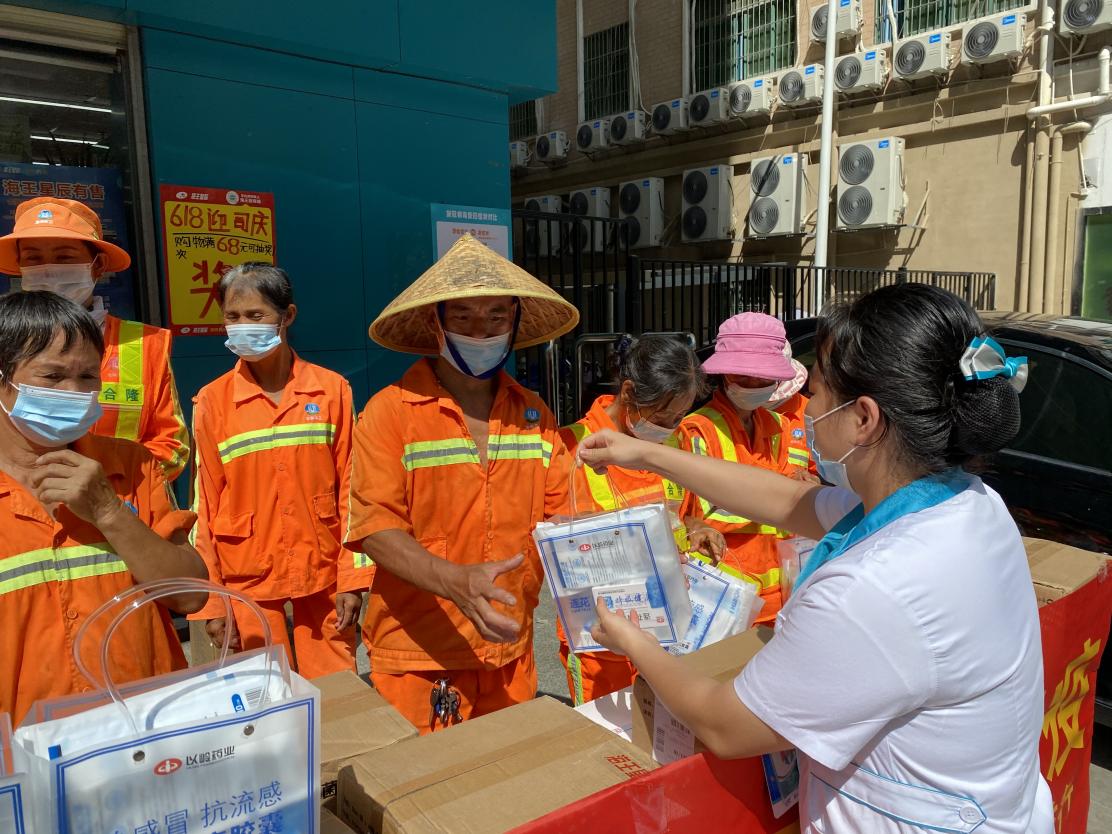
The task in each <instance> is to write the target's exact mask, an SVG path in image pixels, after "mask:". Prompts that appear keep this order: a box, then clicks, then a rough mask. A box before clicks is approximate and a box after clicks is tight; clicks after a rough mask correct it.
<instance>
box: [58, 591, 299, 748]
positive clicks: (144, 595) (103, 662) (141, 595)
mask: <svg viewBox="0 0 1112 834" xmlns="http://www.w3.org/2000/svg"><path fill="white" fill-rule="evenodd" d="M182 593H207V594H209V595H212V594H216V595H217V596H220V597H223V599H224V608H225V612H226V614H227V618H228V620H229V621H231V600H233V599H234V600H236V601H238V602H241V603H243V604H244V605H246V606H247V608H248V610H250V611H251V613H253V614H254V615H255V616H256V617H257V618H258V620H259V622H260V623H261V624H262V629H263V647H264V648H269V647H271V646H273V645H274V639H273V633H272V632H271V629H270V623H269V622H268V621H267V619H266V615H265V614H263V611H262V609H261V608H259V606H258V605H257V604H256V603H255V601H254V600H253V599H251V598H250V597H249V596H247V595H246V594H243V593H241V592H240V591H234V590H232V589H230V588H224V587H221V586H220V585H216V584H215V583H212V582H209V581H208V580H205V579H186V578H179V579H155V580H152V581H150V582H144V583H142V584H140V585H135V586H133V587H131V588H128V589H127V590H126V591H123V592H122V593H119V594H116V596H114V597H112V598H111V599H109V600H108V601H107V602H105V603H103V604H102V605H101V606H100V607H99V608H97V609H96V610H95V611H94V612H93V613H92V614H90V615H89V616H88V618H86V620H85V622H83V623H82V624H81V628H79V629H78V631H77V634H76V635H75V637H74V641H73V656H74V662H75V663H76V664H77V668H78V670H80V672H81V674H83V675H84V676H85V677H86V678H87V679H88V680H89V681H90V682H91V683H93V684H95V685H97V686H99V687H100V688H101V690H103V691H105V692H107V693H108V695H109V697H111V698H112V701H113V702H114V703H115V704H117V705H118V706H119V707H120V709H122V710H123V711H124V715H125V716H127V721H128V723H129V724H130V725H131V729H132V731H133V732H134V734H135V735H139V728H138V726H137V725H136V723H135V719H134V718H133V717H132V715H131V711H130V710H129V709H128V708H127V704H126V703H125V701H124V699H123V696H122V695H121V694H120V688H119V685H118V684H117V683H116V682H115V681H114V680H113V679H112V677H111V675H110V674H109V672H108V650H109V647H110V645H111V642H112V637H113V636H114V635H115V633H116V631H117V630H118V629H119V627H120V625H121V624H122V623H123V621H124V620H126V619H127V618H128V617H130V616H131V615H132V614H134V613H135V612H136V611H138V610H139V609H140V608H142V607H144V606H146V605H149V604H151V603H153V602H156V601H157V600H159V599H162V598H163V597H168V596H176V595H178V594H182ZM120 605H123V606H124V609H123V610H122V611H120V613H118V614H117V615H116V616H115V617H114V618H113V619H112V622H111V623H109V625H108V628H107V629H106V631H105V634H104V640H103V642H102V644H101V647H100V668H101V677H100V679H99V680H98V679H97V678H96V677H95V676H94V675H93V674H92V672H91V671H90V669H89V668H88V667H87V666H86V665H85V662H84V660H83V659H82V656H81V648H82V645H83V643H84V640H85V635H86V634H87V633H88V628H89V624H90V623H92V622H94V621H96V620H99V619H100V618H101V617H103V616H104V615H105V613H106V612H107V611H109V610H111V609H113V608H116V607H117V606H120ZM228 643H229V641H228V640H227V639H225V641H224V650H223V652H222V653H221V656H220V668H223V667H224V663H225V661H226V659H227V656H228ZM273 674H274V670H273V661H270V664H269V668H268V670H267V675H268V677H270V676H273ZM289 682H290V681H289V679H288V678H287V680H286V683H287V684H288V683H289ZM268 697H269V688H266V687H264V689H263V700H262V704H265V703H266V699H267V698H268Z"/></svg>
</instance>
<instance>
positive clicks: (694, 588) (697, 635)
mask: <svg viewBox="0 0 1112 834" xmlns="http://www.w3.org/2000/svg"><path fill="white" fill-rule="evenodd" d="M683 572H684V575H685V576H686V577H687V583H688V586H689V587H688V593H689V597H690V599H691V625H690V626H688V628H687V633H686V634H685V635H684V637H683V639H682V640H679V641H678V642H676V643H673V644H672V645H671V646H669V647H668V651H669V652H671V653H672V654H677V655H679V654H687V653H689V652H693V651H695V650H696V649H701V648H703V646H709V645H711V644H712V643H717V642H718V641H719V640H724V639H725V638H727V637H730V636H732V635H734V634H741V632H743V631H747V630H748V629H749V628H751V627H752V625H753V620H754V619H756V617H757V615H758V614H759V613H760V611H761V608H763V607H764V600H763V599H761V596H760V594H758V593H757V586H756V585H755V584H753V583H752V582H747V581H746V580H744V579H742V578H741V577H740V576H735V575H734V574H733V573H732V572H729V570H728V569H721V568H717V567H714V566H713V565H711V564H710V563H709V562H706V561H704V560H703V559H702V558H700V557H697V556H692V557H691V559H690V560H689V561H688V562H687V564H685V565H684V566H683Z"/></svg>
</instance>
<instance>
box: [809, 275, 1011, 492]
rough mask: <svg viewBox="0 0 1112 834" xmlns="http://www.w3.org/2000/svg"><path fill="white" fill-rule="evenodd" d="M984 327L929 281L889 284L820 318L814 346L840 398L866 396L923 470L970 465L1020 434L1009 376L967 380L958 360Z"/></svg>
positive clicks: (907, 458)
mask: <svg viewBox="0 0 1112 834" xmlns="http://www.w3.org/2000/svg"><path fill="white" fill-rule="evenodd" d="M983 335H985V327H984V324H983V323H982V322H981V319H980V317H979V316H978V315H977V313H976V312H974V310H973V308H972V307H970V306H969V305H968V304H966V303H965V302H964V301H962V300H961V299H960V298H958V297H957V296H956V295H954V294H953V293H950V292H947V291H946V290H943V289H940V288H938V287H931V286H928V285H925V284H899V285H896V286H892V287H884V288H882V289H879V290H875V291H874V292H871V293H869V294H868V295H865V296H863V297H862V298H860V299H858V300H857V301H855V302H853V303H852V304H844V305H836V306H834V307H833V308H832V309H831V310H830V311H829V313H828V314H826V315H824V317H823V318H822V319H821V320H820V321H819V329H818V334H817V336H816V347H817V348H818V363H819V367H820V369H821V370H822V374H823V378H824V379H825V381H826V384H827V385H828V386H830V388H831V390H832V391H833V392H834V393H835V395H836V397H835V399H836V400H838V401H839V402H841V401H844V400H848V399H853V398H855V397H862V396H868V397H872V398H873V399H874V400H876V402H877V405H878V406H880V410H881V412H882V414H883V415H884V419H885V421H886V424H887V432H888V433H889V434H890V435H891V436H893V437H894V439H895V443H896V448H897V453H898V455H899V456H900V457H901V459H902V460H903V461H904V462H905V463H906V464H907V465H908V466H909V467H910V468H911V469H912V470H914V471H916V472H940V471H942V470H944V469H947V468H949V467H952V466H965V465H967V464H968V463H969V462H970V461H971V460H973V459H974V458H976V457H979V456H982V455H987V454H991V453H992V452H996V451H998V450H1000V449H1002V448H1003V447H1004V446H1006V445H1007V444H1008V443H1010V442H1011V441H1012V440H1013V439H1014V438H1015V436H1016V435H1017V434H1018V433H1019V395H1018V394H1017V393H1016V391H1015V389H1014V388H1012V386H1011V385H1010V384H1009V382H1008V380H1007V379H1004V378H1002V377H994V378H992V379H985V380H972V381H969V380H966V379H964V377H963V375H962V373H961V370H960V369H959V367H958V363H959V361H960V359H961V357H962V354H963V353H964V352H965V350H966V348H967V347H968V346H969V343H970V342H971V341H972V340H973V339H974V338H976V337H978V336H983Z"/></svg>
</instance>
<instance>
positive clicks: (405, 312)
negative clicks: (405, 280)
mask: <svg viewBox="0 0 1112 834" xmlns="http://www.w3.org/2000/svg"><path fill="white" fill-rule="evenodd" d="M499 295H512V296H516V297H517V298H518V299H520V303H521V324H520V325H519V327H518V330H517V341H515V342H514V347H515V348H527V347H531V346H532V345H539V344H541V343H542V342H547V341H549V340H550V339H555V338H556V337H558V336H563V335H564V334H565V333H567V332H568V331H569V330H572V329H573V328H574V327H575V326H576V325H577V324H578V323H579V311H578V310H576V309H575V307H573V306H572V305H571V304H570V303H569V302H567V301H565V300H564V299H563V298H562V297H561V296H560V295H559V294H558V293H557V292H556V291H555V290H553V289H551V288H550V287H547V286H546V285H544V284H542V283H541V282H540V281H538V280H537V279H536V278H534V277H533V276H532V275H530V274H529V273H528V272H526V271H525V270H524V269H522V268H521V267H519V266H517V265H516V264H513V263H511V262H510V261H508V260H506V259H505V258H503V257H502V256H501V255H499V254H498V253H497V252H495V251H494V250H493V249H490V248H489V247H487V246H484V245H483V244H481V243H479V241H478V240H476V239H475V238H474V237H472V236H471V235H464V236H463V237H461V238H460V239H459V240H457V241H456V242H455V243H454V244H453V245H452V248H451V249H449V250H448V251H447V252H445V253H444V257H442V258H441V259H440V260H438V261H437V262H436V263H434V264H433V265H432V266H430V267H429V268H428V269H427V270H425V273H424V274H423V275H422V276H421V277H420V278H418V279H417V280H416V281H414V282H413V283H412V284H410V285H409V287H408V288H407V289H406V290H405V291H404V292H403V293H402V294H401V295H399V296H398V297H397V298H395V299H394V300H393V301H391V302H390V303H389V304H388V305H387V307H386V309H385V310H383V311H382V313H381V314H379V317H378V318H377V319H375V321H374V324H372V325H371V327H370V335H371V338H372V339H374V340H375V341H376V342H378V343H379V344H380V345H382V346H383V347H385V348H389V349H390V350H397V351H401V352H402V353H419V354H422V355H424V356H435V355H436V354H437V353H439V352H440V339H439V326H438V323H437V320H436V304H438V303H439V302H441V301H450V300H453V299H458V298H480V297H483V296H499Z"/></svg>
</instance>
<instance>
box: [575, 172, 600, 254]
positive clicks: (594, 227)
mask: <svg viewBox="0 0 1112 834" xmlns="http://www.w3.org/2000/svg"><path fill="white" fill-rule="evenodd" d="M568 209H569V211H570V212H571V213H572V214H578V215H582V216H584V217H609V216H610V186H608V185H593V186H591V187H590V188H581V189H579V190H578V191H573V192H571V194H569V195H568ZM607 225H608V224H607V223H605V222H603V221H602V220H590V221H588V220H576V221H575V223H574V225H573V226H572V228H571V234H570V235H569V237H570V238H571V240H570V245H571V246H572V247H573V248H575V249H578V250H579V251H580V252H604V251H606V227H607Z"/></svg>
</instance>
